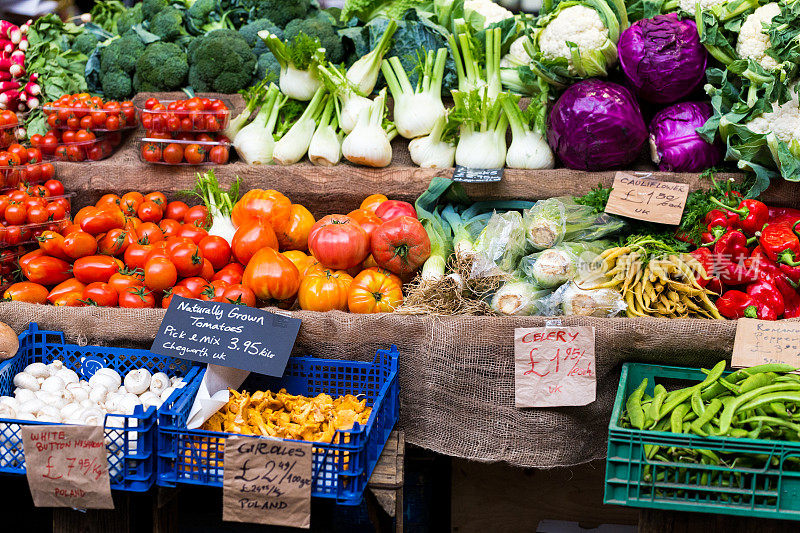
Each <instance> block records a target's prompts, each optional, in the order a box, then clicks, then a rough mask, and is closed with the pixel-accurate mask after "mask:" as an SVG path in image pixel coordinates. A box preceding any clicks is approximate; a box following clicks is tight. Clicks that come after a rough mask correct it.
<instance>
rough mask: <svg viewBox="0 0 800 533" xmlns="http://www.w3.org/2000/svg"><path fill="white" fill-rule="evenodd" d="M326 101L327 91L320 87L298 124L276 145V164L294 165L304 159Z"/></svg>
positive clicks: (274, 155)
mask: <svg viewBox="0 0 800 533" xmlns="http://www.w3.org/2000/svg"><path fill="white" fill-rule="evenodd" d="M326 101H327V97H326V96H325V89H324V88H323V87H320V88H319V89H317V92H316V93H315V94H314V97H313V98H312V99H311V102H309V104H308V107H306V109H305V111H303V114H302V115H300V118H299V119H297V122H295V123H294V124H293V125H292V127H291V128H289V131H287V132H286V133H285V134H284V136H283V137H281V138H280V140H279V141H278V142H276V143H275V149H274V150H273V153H272V158H273V159H274V160H275V162H276V163H278V164H279V165H292V164H294V163H297V162H298V161H300V160H301V159H303V156H304V155H306V152H307V151H308V147H309V145H310V144H311V138H312V137H313V136H314V131H316V129H317V121H318V120H319V117H320V115H321V114H322V111H323V110H324V108H325V102H326Z"/></svg>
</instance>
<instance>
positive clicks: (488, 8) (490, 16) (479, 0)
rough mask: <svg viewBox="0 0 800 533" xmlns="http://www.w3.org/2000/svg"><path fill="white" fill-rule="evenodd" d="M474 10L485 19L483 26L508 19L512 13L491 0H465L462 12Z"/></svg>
mask: <svg viewBox="0 0 800 533" xmlns="http://www.w3.org/2000/svg"><path fill="white" fill-rule="evenodd" d="M469 11H474V12H476V13H478V14H479V15H483V17H484V18H485V19H486V21H485V22H484V27H486V26H489V24H494V23H495V22H500V21H501V20H505V19H510V18H512V17H513V16H514V13H512V12H511V11H509V10H508V9H506V8H504V7H503V6H501V5H498V4H495V3H494V2H492V0H465V2H464V13H467V12H469Z"/></svg>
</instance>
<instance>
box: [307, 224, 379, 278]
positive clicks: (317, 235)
mask: <svg viewBox="0 0 800 533" xmlns="http://www.w3.org/2000/svg"><path fill="white" fill-rule="evenodd" d="M308 248H309V250H311V253H312V255H313V256H314V257H315V258H316V259H317V261H319V262H320V263H322V266H324V267H325V268H333V269H336V270H347V269H348V268H352V267H354V266H358V265H359V264H361V262H362V261H363V260H364V259H366V258H367V256H368V255H369V239H368V238H367V232H366V231H364V228H362V227H361V226H359V225H358V222H356V221H355V220H353V219H352V218H350V217H348V216H345V215H328V216H326V217H323V218H321V219H320V220H319V221H317V223H316V224H314V227H313V228H311V233H310V234H309V236H308Z"/></svg>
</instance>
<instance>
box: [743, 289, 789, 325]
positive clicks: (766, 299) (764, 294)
mask: <svg viewBox="0 0 800 533" xmlns="http://www.w3.org/2000/svg"><path fill="white" fill-rule="evenodd" d="M747 294H748V295H750V297H752V298H753V299H755V300H757V301H758V302H760V303H761V304H763V305H765V306H766V307H768V308H769V309H770V312H771V313H774V314H775V317H776V318H777V317H779V316H781V315H782V314H783V311H784V306H785V304H784V302H783V294H781V291H780V290H778V287H776V286H775V285H773V284H772V283H770V282H769V281H766V280H763V279H762V280H759V281H756V282H755V283H753V284H751V285H748V286H747Z"/></svg>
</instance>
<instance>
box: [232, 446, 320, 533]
mask: <svg viewBox="0 0 800 533" xmlns="http://www.w3.org/2000/svg"><path fill="white" fill-rule="evenodd" d="M312 453H313V451H312V447H311V443H310V442H292V441H284V440H280V439H264V438H258V437H248V436H235V437H228V438H227V439H226V441H225V456H224V464H225V469H224V473H223V478H222V480H223V481H222V519H223V520H228V521H231V522H251V523H255V524H269V525H274V526H292V527H302V528H306V529H308V528H309V527H310V526H311V463H312V458H313V456H312Z"/></svg>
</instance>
